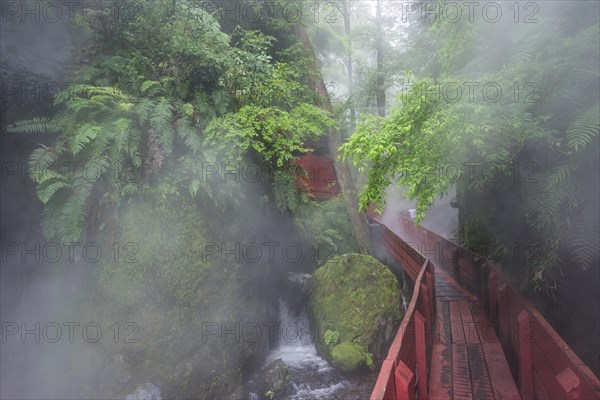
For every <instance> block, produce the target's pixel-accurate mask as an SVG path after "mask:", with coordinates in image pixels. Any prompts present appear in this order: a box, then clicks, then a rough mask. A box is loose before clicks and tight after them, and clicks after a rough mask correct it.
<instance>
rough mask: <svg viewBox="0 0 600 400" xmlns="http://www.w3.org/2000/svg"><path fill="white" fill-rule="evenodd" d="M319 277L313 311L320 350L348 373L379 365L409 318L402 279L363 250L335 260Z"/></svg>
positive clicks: (337, 366)
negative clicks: (404, 300) (405, 307)
mask: <svg viewBox="0 0 600 400" xmlns="http://www.w3.org/2000/svg"><path fill="white" fill-rule="evenodd" d="M314 277H315V289H314V291H313V293H312V295H311V297H310V300H309V311H310V315H311V318H312V320H313V324H314V326H316V327H317V328H316V330H315V332H316V333H315V345H316V347H317V350H318V352H319V354H320V355H321V356H322V357H323V358H325V359H326V360H327V361H329V362H330V363H331V364H332V365H333V366H334V367H336V368H338V369H340V370H343V371H345V372H352V371H357V370H360V369H362V368H365V367H368V368H373V367H374V362H379V361H381V360H382V359H383V358H385V355H386V352H387V345H388V344H389V342H391V340H392V339H393V336H394V334H395V332H396V328H397V326H398V325H399V324H400V322H401V321H402V318H403V316H404V309H403V307H402V300H401V293H400V289H399V288H398V281H397V280H396V277H395V276H394V274H393V273H392V272H391V271H390V270H389V269H388V268H387V267H386V266H384V265H383V264H381V263H380V262H379V261H377V260H376V259H374V258H373V257H370V256H366V255H361V254H347V255H343V256H338V257H335V258H332V259H331V260H329V261H328V262H327V263H326V264H325V265H324V266H323V267H321V268H319V269H318V270H317V271H316V272H315V274H314Z"/></svg>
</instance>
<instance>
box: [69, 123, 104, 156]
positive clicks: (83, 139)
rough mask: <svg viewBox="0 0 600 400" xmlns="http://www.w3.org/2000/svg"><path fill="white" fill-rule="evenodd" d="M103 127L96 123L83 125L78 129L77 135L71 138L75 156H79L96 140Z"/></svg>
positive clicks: (70, 145)
mask: <svg viewBox="0 0 600 400" xmlns="http://www.w3.org/2000/svg"><path fill="white" fill-rule="evenodd" d="M101 129H102V127H101V126H100V125H97V124H94V123H86V124H83V125H81V126H80V127H79V129H77V131H76V132H75V134H74V135H73V136H72V137H71V138H70V144H69V147H70V148H71V152H72V153H73V154H78V153H79V152H80V151H81V150H83V149H84V147H85V146H86V145H87V144H88V143H90V142H91V141H93V140H94V139H96V137H97V136H98V132H100V130H101Z"/></svg>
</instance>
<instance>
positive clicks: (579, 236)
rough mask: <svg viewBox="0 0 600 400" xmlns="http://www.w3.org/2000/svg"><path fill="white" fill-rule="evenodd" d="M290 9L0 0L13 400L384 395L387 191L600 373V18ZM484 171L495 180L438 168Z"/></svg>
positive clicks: (371, 7)
mask: <svg viewBox="0 0 600 400" xmlns="http://www.w3.org/2000/svg"><path fill="white" fill-rule="evenodd" d="M284 3H285V4H286V7H284V8H281V7H279V8H278V5H279V6H280V5H281V4H279V3H278V2H262V1H246V0H235V1H233V0H232V1H231V2H221V1H216V0H215V1H213V0H209V1H203V2H196V1H193V0H171V1H167V0H156V1H154V0H122V1H113V0H109V1H104V0H102V1H101V0H97V1H96V0H94V1H92V2H88V1H85V2H84V1H81V2H80V1H67V0H60V1H53V2H44V1H41V0H40V1H37V0H34V1H29V0H27V1H25V0H23V1H21V0H18V1H9V0H0V107H1V112H0V165H1V174H0V179H1V181H0V185H1V190H0V216H1V218H0V244H1V255H0V257H1V259H0V323H1V326H2V329H1V338H0V339H1V340H0V355H1V356H0V398H2V399H11V400H12V399H81V398H89V399H97V398H106V399H108V398H111V399H112V398H114V399H126V400H170V399H173V400H179V399H188V398H194V399H218V400H221V399H230V400H242V399H243V400H267V399H268V400H283V399H285V400H325V399H333V400H361V399H366V398H369V396H370V394H371V391H372V389H373V386H374V384H375V380H376V379H377V374H378V372H379V367H380V366H381V363H382V362H383V359H384V358H385V356H386V354H387V349H388V347H389V345H390V343H391V342H392V339H393V338H394V335H395V332H396V331H397V328H398V326H399V324H400V321H401V320H402V317H403V316H404V312H405V310H406V307H407V305H408V302H410V299H411V295H412V293H411V283H410V281H409V279H408V277H407V276H406V275H405V274H404V273H403V270H402V267H401V266H400V265H398V264H397V263H396V262H395V261H393V260H392V259H391V257H390V256H389V255H388V254H387V253H386V251H385V249H384V248H383V241H381V240H379V239H378V236H377V229H378V228H377V226H375V224H373V225H372V226H371V227H370V228H369V226H368V224H367V221H366V219H365V218H364V216H363V215H362V214H360V213H359V212H358V211H357V210H358V209H359V204H358V203H359V202H360V201H363V200H364V199H365V198H367V197H368V196H375V197H377V195H376V193H377V190H381V191H382V193H383V197H384V198H385V200H386V206H385V210H384V211H383V214H382V216H381V220H382V222H383V223H384V224H386V225H387V226H388V227H390V228H392V229H393V228H394V227H398V226H399V217H400V216H401V215H403V216H407V215H410V214H411V213H413V214H414V213H415V211H416V209H417V208H418V207H419V202H422V201H423V199H426V200H427V201H429V200H431V204H432V205H431V207H430V208H429V210H428V212H427V215H426V216H425V218H424V219H423V221H420V223H422V225H423V226H425V227H426V228H428V229H431V230H433V231H435V232H437V233H439V234H440V235H442V236H444V237H446V238H449V239H451V240H453V241H455V242H457V243H461V245H463V246H470V248H471V249H472V250H474V251H481V248H484V249H485V248H486V247H485V246H488V245H492V246H491V247H492V248H493V249H498V252H497V253H494V252H491V253H489V254H487V253H486V254H484V256H485V257H488V258H494V257H495V258H494V260H493V261H494V262H498V264H499V265H501V270H502V271H503V273H506V275H507V276H509V278H510V280H511V282H512V285H513V286H514V287H515V288H519V290H521V291H522V293H523V296H527V297H528V298H529V300H530V301H531V302H532V303H533V304H534V305H535V307H537V308H539V310H540V312H541V313H542V314H543V315H544V317H545V318H546V319H547V320H548V321H549V322H550V324H551V325H553V326H554V327H555V328H556V330H557V331H558V332H559V334H560V335H561V336H562V337H563V338H564V339H565V340H566V342H567V343H568V344H569V346H571V347H572V348H573V349H574V350H575V351H576V352H577V354H578V356H580V357H581V359H582V360H583V362H584V363H586V364H588V365H589V366H590V368H591V370H592V371H594V372H596V373H597V372H598V371H600V364H599V361H598V360H599V357H598V356H599V350H598V349H599V348H600V343H598V337H599V336H598V331H599V327H600V325H599V324H600V322H599V321H598V319H597V318H596V316H595V314H597V311H598V308H597V300H598V296H599V295H600V294H599V290H600V282H599V279H600V276H599V273H600V272H599V269H598V248H599V247H598V244H597V243H596V242H597V240H596V239H597V238H598V219H599V215H600V213H599V209H598V204H599V199H600V196H599V194H600V188H599V183H598V182H599V180H600V179H599V176H598V171H599V170H600V168H599V157H598V151H597V150H598V119H597V116H596V115H595V110H596V109H598V106H597V104H598V94H597V92H598V90H599V88H600V85H599V84H598V81H599V80H598V68H599V67H598V64H599V60H597V58H598V50H597V49H595V48H594V45H596V44H598V43H597V42H598V35H597V33H598V32H599V29H598V15H597V14H598V7H597V6H594V4H591V3H592V2H589V4H587V5H586V4H585V2H583V1H576V2H572V3H570V4H569V3H566V2H562V1H557V2H525V1H521V2H514V4H512V3H511V4H512V7H513V8H509V7H510V5H509V4H508V3H507V2H505V3H503V2H499V3H498V2H491V3H493V4H495V5H496V6H495V7H500V8H501V9H502V10H503V11H504V18H503V19H501V20H500V21H498V23H495V22H494V23H490V22H489V20H488V19H489V16H488V15H487V14H483V16H480V15H479V14H477V17H476V20H477V21H478V22H476V23H475V24H473V25H469V23H467V22H465V21H464V20H463V21H459V22H458V23H454V22H453V21H450V22H449V21H447V19H448V15H445V17H446V20H445V21H444V14H443V13H442V14H441V15H442V21H439V20H438V21H433V20H431V19H430V18H432V17H431V16H432V15H433V12H430V13H429V14H427V12H425V15H424V16H423V15H420V12H421V11H423V9H422V8H420V6H421V5H422V4H423V3H420V2H395V1H392V0H372V1H370V0H364V1H350V2H337V1H336V2H320V3H319V2H309V1H306V2H297V3H296V2H287V3H286V2H284ZM460 3H461V4H462V6H465V4H471V3H470V2H460ZM463 3H464V4H463ZM475 3H477V5H480V4H479V3H478V2H475ZM411 4H412V6H410V7H413V8H407V7H409V5H411ZM565 4H566V5H565ZM229 5H231V7H232V8H227V7H229ZM54 6H56V7H58V8H57V9H58V10H62V14H60V15H59V16H55V15H54V14H52V13H53V12H54V11H53V10H54V9H53V7H54ZM378 6H379V8H378ZM27 7H29V8H27ZM222 7H225V11H223V9H222ZM381 7H383V10H382V9H381ZM531 7H532V8H531ZM488 8H489V7H488ZM484 9H487V8H486V7H484ZM531 9H533V10H535V14H531V13H529V14H528V13H525V14H523V13H524V12H527V11H531ZM67 10H71V12H72V15H71V12H67ZM294 10H295V11H296V14H294V12H292V11H294ZM298 10H300V11H298ZM436 10H437V11H436V12H439V11H440V10H439V9H436ZM425 11H427V9H425ZM477 11H478V12H481V10H480V8H478V9H477ZM382 12H383V17H382V16H379V17H377V16H376V15H377V13H380V14H381V13H382ZM538 12H539V14H538ZM48 13H49V14H48ZM253 13H258V14H256V15H258V17H256V18H250V17H249V16H253V15H255V14H253ZM266 15H268V18H264V17H265V16H266ZM53 16H54V17H53ZM232 16H233V17H234V18H231V17H232ZM437 16H438V17H439V15H437ZM500 16H501V15H500ZM534 16H536V17H537V18H538V19H539V20H536V21H537V22H536V23H535V25H533V24H532V25H524V21H526V20H527V18H533V17H534ZM55 17H56V18H55ZM344 17H346V18H344ZM499 18H500V17H499ZM517 19H518V21H517ZM482 21H483V22H482ZM434 22H435V23H434ZM472 22H473V21H470V23H472ZM438 23H439V24H438ZM465 26H466V27H465ZM532 32H534V33H535V34H532ZM545 38H551V39H545ZM559 39H560V40H564V43H563V42H562V41H560V40H559ZM550 42H552V43H550ZM555 43H559V44H556V46H557V47H552V46H554V45H555ZM590 43H592V44H590ZM579 46H581V47H579ZM578 63H579V64H578ZM573 65H575V66H577V67H576V68H575V67H573ZM565 71H567V72H566V73H565ZM384 78H385V79H384ZM419 80H421V82H426V83H428V84H431V85H432V86H433V87H435V88H436V89H438V90H439V89H440V87H443V85H444V84H446V89H447V88H448V87H453V88H454V86H452V85H456V82H467V83H470V84H472V83H474V82H470V80H476V81H477V82H475V83H476V84H477V85H479V84H482V85H481V86H484V87H487V86H486V85H484V83H487V85H493V88H496V86H498V87H500V86H502V88H503V89H504V92H503V93H504V97H503V98H501V100H500V101H498V102H495V101H493V102H490V101H487V100H488V99H487V98H486V101H482V100H481V99H476V100H475V101H467V100H465V98H463V99H460V100H459V101H457V102H455V101H448V99H447V98H444V96H439V97H438V99H437V100H436V101H431V102H429V99H428V98H427V96H422V97H420V96H416V95H415V96H414V98H413V99H412V101H414V102H415V103H410V98H409V99H408V100H407V97H402V95H406V94H409V95H410V94H411V93H412V94H414V92H411V85H412V84H413V83H414V81H419ZM494 85H495V86H494ZM515 85H516V86H515ZM523 85H533V87H534V88H535V90H534V92H535V95H536V96H537V97H535V101H530V102H528V101H525V100H523V98H522V97H523V96H529V95H532V93H530V92H529V90H528V89H527V88H531V87H532V86H523ZM477 88H478V89H479V88H480V87H479V86H477ZM515 88H516V89H515ZM526 89H527V90H526ZM324 92H325V93H324ZM331 92H333V93H331ZM523 92H525V93H523ZM465 93H466V92H465ZM477 93H479V92H477ZM482 93H483V94H484V96H483V97H485V96H486V95H487V92H482ZM438 94H439V93H438ZM442 94H444V93H442ZM55 96H56V97H55ZM519 96H520V97H519ZM513 97H514V98H513ZM507 98H509V99H508V100H507ZM415 99H416V100H415ZM515 99H516V100H515ZM527 99H529V98H528V97H527ZM404 101H406V104H407V105H408V107H410V108H411V110H414V112H413V113H412V114H410V113H407V112H406V111H405V109H404V108H402V105H403V104H404V103H403V102H404ZM494 107H496V108H494ZM594 107H596V108H594ZM422 110H427V112H422ZM362 117H368V118H366V119H363V118H362ZM23 121H25V122H23ZM19 124H21V125H19ZM415 127H418V128H415ZM432 127H433V128H432ZM19 128H20V129H22V130H23V132H16V131H18V129H19ZM421 131H422V132H421ZM357 132H358V133H357ZM381 132H383V133H384V135H382V137H379V136H377V140H375V139H374V138H375V137H376V135H378V134H379V133H381ZM398 132H401V134H400V133H398ZM432 132H433V133H432ZM355 133H357V135H354V134H355ZM360 135H362V136H360ZM369 135H373V139H372V138H371V137H369ZM395 135H397V136H395ZM402 135H405V136H402ZM427 135H429V136H427ZM357 137H358V139H356V138H357ZM353 138H354V140H357V142H358V143H359V145H357V146H356V147H354V148H353V147H352V146H348V147H346V148H345V150H344V151H346V152H347V153H346V154H345V155H346V157H347V160H346V161H344V162H341V161H333V160H335V159H336V156H335V155H333V154H332V153H333V152H337V151H338V149H337V148H336V147H337V146H339V145H341V144H342V143H346V145H347V144H348V143H350V144H352V140H353ZM438 139H439V143H438ZM361 140H362V144H360V143H361ZM338 142H339V143H338ZM465 143H466V145H465ZM370 146H372V147H370ZM402 146H404V147H402ZM357 149H358V150H357ZM363 149H365V150H364V151H363ZM382 149H384V150H382ZM378 152H380V153H378ZM340 154H341V150H340ZM367 154H368V156H367ZM374 154H376V156H373V155H374ZM390 154H393V156H390ZM302 157H306V158H304V159H302ZM360 157H364V158H362V159H360ZM369 157H373V158H369ZM394 157H397V158H394ZM402 157H410V161H408V162H406V163H404V164H403V163H399V162H396V161H397V160H400V159H402V160H404V159H403V158H402ZM451 157H456V158H457V159H460V162H458V163H454V159H452V158H451ZM359 159H360V161H361V162H362V163H361V162H357V160H359ZM232 160H233V161H232ZM306 160H308V161H306ZM315 160H316V161H315ZM430 160H431V162H432V163H433V162H434V161H435V163H436V164H435V165H429V164H426V163H427V162H429V161H430ZM448 160H451V161H448ZM353 161H354V162H356V165H354V164H352V162H353ZM302 162H305V163H308V164H310V165H309V167H310V168H307V167H306V166H304V167H302V165H303V164H302ZM311 163H312V164H311ZM424 163H425V164H424ZM444 163H445V164H444ZM475 163H479V164H478V165H480V164H481V165H484V166H485V165H487V166H490V165H491V166H492V167H494V168H496V167H497V166H500V167H498V168H499V169H498V171H500V172H499V175H498V176H497V178H498V179H492V180H490V179H487V180H486V174H485V168H484V172H481V171H479V172H478V173H477V174H475V175H474V176H471V175H469V178H472V181H469V182H467V181H466V180H461V179H456V180H454V181H452V182H450V183H448V184H447V185H446V186H444V185H445V183H447V182H442V183H439V182H438V181H435V178H438V179H440V177H441V179H442V180H443V179H444V178H445V177H444V176H443V175H442V174H441V173H439V174H437V175H436V173H437V172H436V171H437V170H436V168H438V167H440V165H442V166H445V167H446V169H445V171H447V170H448V166H451V167H456V165H459V169H460V168H462V167H463V166H464V165H471V164H475ZM486 163H487V164H486ZM40 164H42V167H41V169H42V170H43V171H42V173H41V174H40V171H38V170H37V169H36V168H37V167H38V166H39V165H40ZM405 164H407V165H408V164H410V165H409V166H406V165H405ZM54 167H57V169H56V170H53V168H54ZM430 167H431V168H430ZM386 168H387V169H386ZM394 168H396V170H395V169H394ZM402 168H405V169H404V170H401V169H402ZM411 168H413V170H411ZM503 168H504V169H507V170H508V171H509V172H508V173H507V174H504V175H502V172H504V169H503ZM457 170H458V169H457ZM48 171H50V172H49V173H48ZM373 171H375V172H376V173H372V172H373ZM407 171H408V172H407ZM423 171H427V172H429V175H426V174H425V173H422V172H423ZM432 171H434V172H433V173H432ZM469 171H470V170H469ZM399 172H401V173H399ZM438 172H439V171H438ZM46 173H48V175H44V174H46ZM379 173H380V174H379ZM413 173H414V174H413ZM332 177H333V179H332ZM431 177H433V178H434V183H433V184H432V183H431V182H432V181H431V180H429V181H428V179H430V178H431ZM488 178H489V177H488ZM399 179H405V181H404V183H406V185H405V186H402V185H395V184H393V183H395V182H393V181H394V180H399ZM528 179H529V180H528ZM474 181H475V183H474ZM49 182H50V183H49ZM436 185H437V186H436ZM354 186H356V188H355V187H354ZM380 186H381V187H380ZM365 189H366V192H363V193H362V194H361V191H362V190H365ZM439 192H443V193H445V195H444V196H440V195H439ZM374 193H375V194H374ZM408 193H412V195H413V197H414V198H415V200H413V201H409V200H407V199H406V197H407V194H408ZM369 204H371V203H369ZM363 206H364V204H363ZM369 229H371V231H370V232H369ZM477 246H481V247H477ZM511 246H512V247H511ZM519 246H520V247H519ZM527 246H529V247H527ZM513 247H515V248H517V247H518V248H523V249H525V250H530V249H531V248H533V249H534V251H531V252H527V251H525V253H527V254H526V255H524V254H523V252H521V253H519V252H515V251H514V249H513ZM487 248H488V249H489V248H490V247H489V246H488V247H487ZM359 253H360V254H359ZM367 254H371V255H372V256H373V257H370V256H368V255H367ZM511 256H512V258H511ZM536 256H537V257H538V258H537V259H536V258H535V257H536ZM540 260H541V261H540ZM567 266H568V267H567ZM327 271H335V273H328V272H327ZM390 271H391V272H390ZM331 293H334V294H331ZM327 318H328V319H330V320H335V321H337V324H335V323H330V322H331V321H329V320H326V319H327ZM324 319H325V320H324ZM334 349H337V350H338V351H337V352H336V357H334ZM328 360H329V361H328ZM344 371H346V372H344Z"/></svg>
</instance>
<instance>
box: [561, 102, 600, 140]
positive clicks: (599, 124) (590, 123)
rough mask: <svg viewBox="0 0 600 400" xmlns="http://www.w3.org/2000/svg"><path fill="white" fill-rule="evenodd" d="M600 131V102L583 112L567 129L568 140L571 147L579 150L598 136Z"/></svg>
mask: <svg viewBox="0 0 600 400" xmlns="http://www.w3.org/2000/svg"><path fill="white" fill-rule="evenodd" d="M599 132H600V103H596V104H595V105H594V106H592V107H591V108H590V109H588V110H587V111H585V112H584V113H582V114H581V115H580V116H578V117H577V119H576V120H575V121H574V122H573V124H572V125H571V126H570V127H569V129H568V130H567V141H568V145H569V147H570V148H571V149H573V150H575V151H579V150H580V149H581V148H583V147H585V146H587V145H588V144H590V143H592V141H593V140H594V139H597V138H598V134H599Z"/></svg>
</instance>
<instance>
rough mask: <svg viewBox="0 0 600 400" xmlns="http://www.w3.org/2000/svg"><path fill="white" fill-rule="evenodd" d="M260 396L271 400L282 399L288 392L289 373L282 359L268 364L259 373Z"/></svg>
mask: <svg viewBox="0 0 600 400" xmlns="http://www.w3.org/2000/svg"><path fill="white" fill-rule="evenodd" d="M260 379H261V384H262V385H261V392H262V395H263V396H264V397H266V398H268V399H271V400H279V399H283V398H284V397H285V396H286V395H288V394H291V393H290V392H291V391H290V384H289V379H290V373H289V371H288V367H287V365H285V363H284V362H283V360H282V359H280V358H279V359H277V360H275V361H273V362H272V363H271V364H269V365H268V366H267V367H266V368H265V369H264V370H263V371H262V373H261V378H260Z"/></svg>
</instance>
